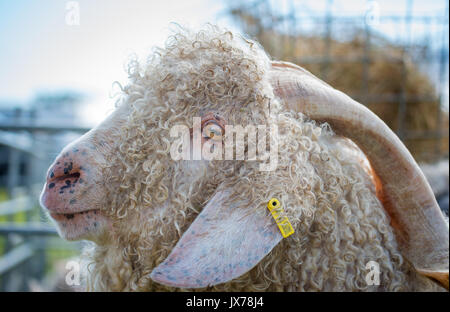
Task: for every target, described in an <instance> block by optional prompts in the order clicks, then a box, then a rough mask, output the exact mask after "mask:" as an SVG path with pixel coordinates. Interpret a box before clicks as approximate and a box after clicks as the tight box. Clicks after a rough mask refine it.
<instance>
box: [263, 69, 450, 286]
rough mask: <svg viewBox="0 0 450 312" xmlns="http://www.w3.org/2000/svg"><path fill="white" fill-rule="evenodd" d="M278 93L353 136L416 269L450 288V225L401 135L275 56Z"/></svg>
mask: <svg viewBox="0 0 450 312" xmlns="http://www.w3.org/2000/svg"><path fill="white" fill-rule="evenodd" d="M270 79H271V83H272V86H273V88H274V93H275V95H276V96H278V97H279V98H280V99H281V100H283V101H284V103H285V105H287V107H288V108H289V109H291V110H294V111H300V112H302V113H304V114H305V115H306V116H308V117H309V118H311V119H314V120H317V121H325V122H328V123H329V124H330V125H331V127H332V128H333V130H334V131H335V132H336V133H338V134H340V135H343V136H346V137H348V138H350V139H352V140H353V141H354V142H355V143H356V144H357V145H358V146H359V148H360V149H361V150H362V151H363V152H364V153H365V155H366V156H367V158H368V160H369V162H370V164H371V166H372V168H373V170H374V171H375V173H376V175H377V176H378V178H379V180H380V182H381V188H382V190H381V191H382V196H381V198H380V200H381V201H382V203H383V206H384V208H385V209H386V211H387V213H388V214H389V216H390V218H391V225H392V227H393V228H394V231H395V234H396V238H397V241H398V244H399V248H400V251H401V252H402V254H403V255H404V257H405V258H406V259H407V260H408V261H409V262H410V263H411V264H412V265H413V266H414V267H415V269H416V270H417V272H419V273H420V274H422V275H425V276H427V277H429V278H432V279H434V280H437V281H438V282H439V283H440V284H441V285H443V286H444V287H446V288H447V289H448V263H449V228H448V223H447V222H446V221H445V219H444V216H443V214H442V211H441V210H440V208H439V206H438V204H437V202H436V199H435V197H434V194H433V191H432V190H431V187H430V185H429V184H428V182H427V180H426V178H425V176H424V174H423V173H422V171H421V170H420V168H419V166H418V165H417V163H416V162H415V160H414V158H413V157H412V155H411V154H410V152H409V151H408V149H407V148H406V147H405V146H404V145H403V143H402V142H401V141H400V139H399V138H398V137H397V136H396V135H395V134H394V133H393V132H392V131H391V130H390V129H389V127H388V126H387V125H386V124H385V123H384V122H383V121H382V120H381V119H380V118H378V117H377V116H376V115H375V114H374V113H373V112H371V111H370V110H369V109H367V108H366V107H365V106H363V105H362V104H360V103H358V102H356V101H354V100H353V99H351V98H350V97H348V96H347V95H345V94H344V93H342V92H340V91H338V90H336V89H334V88H332V87H331V86H329V85H328V84H326V83H325V82H323V81H321V80H320V79H318V78H317V77H315V76H314V75H312V74H311V73H309V72H308V71H306V70H305V69H303V68H301V67H299V66H297V65H294V64H291V63H285V62H272V69H271V72H270Z"/></svg>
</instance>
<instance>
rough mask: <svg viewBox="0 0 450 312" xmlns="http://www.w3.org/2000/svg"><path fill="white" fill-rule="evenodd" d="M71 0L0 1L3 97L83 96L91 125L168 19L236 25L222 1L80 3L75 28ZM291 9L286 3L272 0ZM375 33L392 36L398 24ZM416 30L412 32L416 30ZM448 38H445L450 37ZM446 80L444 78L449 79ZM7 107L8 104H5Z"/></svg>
mask: <svg viewBox="0 0 450 312" xmlns="http://www.w3.org/2000/svg"><path fill="white" fill-rule="evenodd" d="M68 2H70V1H56V0H0V102H3V103H24V104H25V103H27V102H29V101H31V100H32V99H33V97H34V96H35V95H36V94H37V93H38V92H46V91H49V92H56V91H58V90H74V91H80V92H82V93H85V94H86V95H87V96H88V99H87V101H86V104H87V109H85V110H84V111H83V118H84V119H85V120H86V121H87V122H88V123H91V124H95V123H97V122H98V121H100V120H102V119H103V118H104V117H105V116H106V114H107V112H108V111H110V110H111V109H112V107H113V106H112V100H111V99H110V94H111V91H112V83H113V82H114V81H116V80H117V81H119V82H121V83H123V84H125V83H126V81H127V75H126V73H125V67H124V65H125V64H126V60H127V58H128V56H129V55H130V54H132V53H136V54H137V55H138V56H139V57H140V58H146V57H147V56H148V55H149V53H150V52H151V48H152V47H154V46H161V45H163V43H164V40H165V39H166V38H167V36H168V35H169V33H170V31H169V30H170V27H171V24H170V23H171V22H176V23H179V24H181V25H184V26H188V27H193V28H198V27H201V26H202V25H204V24H205V23H207V22H211V23H215V24H219V25H221V26H225V27H227V28H229V29H232V30H238V28H237V27H236V26H234V24H233V22H232V21H231V20H230V19H229V18H227V17H226V16H225V15H224V14H223V12H224V9H225V4H224V3H225V1H222V0H210V1H208V0H189V1H187V0H185V1H179V0H178V1H177V0H163V1H162V0H158V1H144V0H142V1H138V0H127V1H119V0H95V1H88V0H79V1H75V2H77V3H78V4H79V25H68V24H67V22H66V17H67V14H68V13H69V10H67V8H66V5H67V3H68ZM271 2H272V3H273V4H274V6H275V7H277V8H279V9H280V10H289V8H290V7H289V5H288V4H289V3H290V2H289V1H275V0H272V1H271ZM327 3H328V1H326V0H312V1H294V4H295V10H296V14H298V15H299V16H301V15H302V14H306V15H308V14H309V15H318V16H321V15H323V14H324V12H325V9H326V4H327ZM377 3H378V4H377V5H378V7H379V10H380V13H381V14H382V15H395V14H399V15H403V14H404V12H405V7H406V6H405V4H406V1H391V0H380V1H377ZM367 5H368V1H365V0H346V1H333V5H332V13H333V15H352V16H358V15H363V14H365V11H366V10H367ZM445 6H446V2H445V1H442V0H420V1H419V0H416V1H414V6H413V14H420V15H426V14H429V15H430V16H435V15H436V14H439V13H442V14H444V13H445ZM382 26H383V25H381V26H380V27H379V29H378V31H380V32H383V33H384V34H385V35H386V36H389V37H392V38H393V39H394V40H396V34H400V35H402V34H403V33H404V31H403V32H402V30H401V29H396V30H395V29H394V30H393V29H392V26H391V28H389V27H387V28H386V27H385V29H384V28H383V27H382ZM418 33H420V30H414V33H413V35H414V34H418ZM447 43H448V41H447ZM447 83H448V82H447ZM3 105H5V104H3Z"/></svg>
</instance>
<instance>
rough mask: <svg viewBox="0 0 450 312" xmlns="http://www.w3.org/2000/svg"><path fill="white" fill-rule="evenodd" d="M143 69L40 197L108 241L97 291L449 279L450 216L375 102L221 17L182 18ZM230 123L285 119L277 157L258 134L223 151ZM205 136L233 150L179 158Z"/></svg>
mask: <svg viewBox="0 0 450 312" xmlns="http://www.w3.org/2000/svg"><path fill="white" fill-rule="evenodd" d="M129 75H130V83H129V84H128V85H127V86H125V87H123V88H122V90H123V93H124V95H123V97H122V98H121V101H119V102H118V105H117V109H116V110H115V111H114V112H113V113H112V114H111V115H110V116H109V117H108V118H107V119H106V120H105V121H104V122H103V123H101V124H100V125H99V126H98V127H96V128H95V129H92V130H91V131H89V132H88V133H87V134H85V135H84V136H83V137H81V138H80V139H78V140H77V141H75V142H73V143H71V144H70V145H68V146H67V147H66V148H64V150H63V151H62V152H61V154H60V155H59V156H58V157H57V159H56V160H55V162H54V163H53V164H52V166H51V167H50V169H49V171H48V176H47V183H46V185H45V186H44V191H43V193H42V196H41V203H42V206H43V207H44V209H46V210H47V211H48V213H49V215H50V217H51V218H52V219H53V220H54V221H55V223H56V226H57V227H58V231H59V233H60V235H61V237H63V238H65V239H68V240H80V239H86V240H90V241H92V242H93V243H92V244H91V245H90V246H88V247H87V248H86V250H85V252H84V253H85V256H86V258H85V259H87V260H88V262H89V265H88V266H87V267H88V274H87V279H86V285H87V289H88V290H114V291H119V290H149V291H151V290H176V289H179V288H187V289H201V290H222V291H359V290H363V291H380V290H382V291H402V290H437V289H443V288H441V286H439V285H438V284H440V285H444V287H445V286H447V287H448V234H449V233H448V231H449V230H448V224H447V223H446V222H445V220H444V218H443V215H442V212H441V211H440V209H439V207H438V205H437V204H436V201H435V198H434V196H433V193H432V191H431V189H430V187H429V185H428V183H427V181H426V179H425V178H424V176H423V174H422V172H421V171H420V169H419V167H418V166H417V164H416V162H415V161H414V159H413V158H412V157H411V155H410V153H409V152H408V151H407V150H406V148H405V147H404V145H403V144H402V143H401V141H400V140H399V139H398V138H397V137H396V136H395V135H394V134H393V133H392V132H391V131H390V130H389V129H388V128H387V126H386V125H385V124H384V123H383V122H382V121H381V120H380V119H379V118H377V117H376V116H375V115H374V114H373V113H371V112H370V111H369V110H368V109H366V108H365V107H364V106H362V105H361V104H359V103H356V102H355V101H353V100H352V99H350V98H349V97H347V96H346V95H344V94H342V93H340V92H339V91H336V90H335V89H333V88H332V87H330V86H329V85H327V84H326V83H324V82H322V81H320V80H319V79H317V78H316V77H314V76H313V75H312V74H310V73H309V72H307V71H305V70H303V69H302V68H300V67H297V66H295V65H293V64H289V63H281V62H271V61H270V60H269V58H268V57H267V55H266V54H265V52H264V51H263V49H262V48H261V47H260V46H259V45H258V44H257V43H255V42H252V41H249V40H246V39H243V38H242V37H240V36H238V35H235V34H232V33H231V32H228V31H223V30H220V29H218V28H216V27H212V26H211V27H209V28H207V29H206V30H204V31H200V32H198V33H192V32H190V31H186V30H180V32H179V33H176V34H175V35H174V36H173V37H171V39H170V40H169V41H168V43H167V44H166V46H165V48H164V49H160V50H157V51H156V52H155V53H154V55H153V56H152V57H151V58H150V59H149V61H148V63H147V64H146V65H145V66H143V67H142V66H141V65H140V63H139V62H137V61H136V62H132V63H131V65H130V68H129ZM195 117H199V118H197V119H195ZM196 125H197V128H198V127H199V126H200V127H201V135H200V136H199V133H198V132H196V131H195V129H194V128H195V127H196ZM228 125H234V126H237V125H242V127H246V126H249V125H254V126H255V127H256V126H257V127H261V126H265V127H266V128H265V129H270V131H267V133H268V135H267V140H266V141H264V139H263V138H262V137H259V136H258V155H260V156H261V155H262V156H261V157H259V156H258V157H259V158H258V159H254V158H253V157H249V156H248V155H250V152H251V151H253V150H254V149H253V148H254V146H255V145H254V143H255V141H254V137H253V136H251V135H248V137H249V138H248V139H247V140H244V141H243V140H242V137H241V139H236V146H234V145H233V146H234V147H233V150H234V152H236V156H234V153H232V156H233V157H232V158H231V159H229V158H225V160H222V159H224V157H220V156H222V155H220V152H222V153H226V152H229V150H228V151H227V150H225V149H221V148H220V146H221V145H220V144H221V143H222V142H223V141H226V140H227V138H230V136H233V132H232V131H230V132H227V129H229V128H227V127H228ZM176 126H179V127H182V128H183V127H184V128H183V129H187V134H186V132H184V134H182V135H181V136H178V137H177V136H174V135H173V133H172V130H173V129H174V127H176ZM247 129H250V128H247ZM258 129H259V128H258ZM241 134H242V133H241ZM180 137H184V138H185V139H186V138H187V141H188V144H187V146H184V145H180V146H179V145H177V144H179V143H180ZM250 137H251V138H250ZM176 142H178V143H176ZM198 142H200V144H201V146H202V147H205V146H206V148H203V150H205V151H207V152H211V153H213V152H214V149H216V148H217V149H216V151H219V152H218V153H216V154H214V155H216V156H215V157H213V158H212V159H211V158H209V159H206V157H205V156H203V154H202V157H203V158H202V159H201V160H189V159H185V158H183V159H180V160H176V159H174V157H173V152H175V154H176V152H179V151H180V148H179V147H181V151H182V152H183V151H185V150H187V151H188V152H186V153H185V152H183V153H185V154H183V155H185V156H186V155H187V156H192V155H191V154H190V153H191V152H192V154H193V153H194V152H195V148H198ZM211 142H212V143H211ZM174 144H175V145H174ZM208 144H209V145H208ZM239 144H244V145H242V146H240V147H239V149H238V147H237V146H238V145H239ZM173 146H175V148H173ZM261 146H263V147H264V148H259V147H261ZM191 148H192V149H191ZM233 150H232V151H233ZM242 150H243V151H244V152H246V153H247V159H245V158H244V159H242V157H238V154H239V155H241V152H242ZM261 150H262V152H261ZM260 152H261V153H260ZM264 157H265V159H264ZM188 158H189V157H188ZM249 158H250V159H249ZM190 159H192V157H190ZM272 198H276V199H278V200H279V202H280V204H281V205H282V207H283V208H284V213H281V212H280V213H281V214H282V217H283V218H287V219H288V220H289V221H290V224H291V226H292V228H293V229H294V231H295V232H294V233H293V234H292V235H290V236H289V237H286V238H284V237H283V236H282V234H281V232H280V230H279V228H278V226H277V223H276V222H275V220H274V218H272V215H271V212H269V210H268V209H267V205H268V202H269V200H271V199H272ZM372 264H375V265H372ZM375 266H377V272H379V283H375V284H374V283H372V282H371V281H375V278H372V277H370V276H369V274H370V272H371V268H372V269H373V268H375ZM373 272H375V271H373ZM375 273H376V272H375ZM377 284H379V285H377Z"/></svg>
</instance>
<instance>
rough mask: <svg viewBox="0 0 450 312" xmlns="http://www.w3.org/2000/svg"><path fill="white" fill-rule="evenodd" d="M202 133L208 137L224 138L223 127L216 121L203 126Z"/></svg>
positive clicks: (218, 139) (217, 139) (216, 139)
mask: <svg viewBox="0 0 450 312" xmlns="http://www.w3.org/2000/svg"><path fill="white" fill-rule="evenodd" d="M202 134H203V137H204V138H206V139H213V140H215V141H220V140H222V135H223V129H222V127H221V126H219V124H218V123H216V122H215V121H210V122H208V123H207V124H206V125H205V126H204V127H203V131H202Z"/></svg>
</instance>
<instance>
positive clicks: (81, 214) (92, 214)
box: [49, 209, 100, 222]
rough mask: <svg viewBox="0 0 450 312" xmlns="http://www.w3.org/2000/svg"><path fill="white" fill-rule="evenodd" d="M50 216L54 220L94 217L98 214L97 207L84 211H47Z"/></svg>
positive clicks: (68, 220)
mask: <svg viewBox="0 0 450 312" xmlns="http://www.w3.org/2000/svg"><path fill="white" fill-rule="evenodd" d="M49 213H50V216H51V217H52V218H53V219H54V220H55V221H66V222H70V221H72V220H73V221H76V220H77V219H79V218H82V219H93V218H96V216H98V215H99V214H100V210H99V209H91V210H84V211H77V212H65V213H56V212H49Z"/></svg>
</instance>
